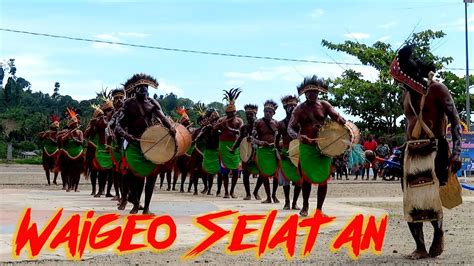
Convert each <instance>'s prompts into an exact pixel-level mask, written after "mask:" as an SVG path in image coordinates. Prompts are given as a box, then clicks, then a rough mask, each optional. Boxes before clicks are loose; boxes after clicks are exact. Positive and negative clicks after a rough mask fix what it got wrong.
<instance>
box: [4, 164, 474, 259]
mask: <svg viewBox="0 0 474 266" xmlns="http://www.w3.org/2000/svg"><path fill="white" fill-rule="evenodd" d="M349 178H350V179H351V180H348V181H346V180H333V181H331V183H330V184H329V190H328V194H327V200H328V201H337V202H344V203H347V204H351V205H354V206H364V207H371V208H378V209H383V210H385V211H386V212H387V213H388V214H389V219H388V225H387V230H386V233H385V241H384V245H383V249H382V252H381V254H380V255H374V254H372V253H369V252H367V253H364V254H362V255H361V256H360V257H359V258H358V259H357V260H352V259H351V258H350V256H349V255H348V254H347V253H346V250H345V249H342V250H340V251H339V252H336V253H333V252H331V251H330V250H329V246H330V243H331V242H332V240H333V238H334V237H335V236H336V233H337V231H330V232H323V233H320V234H319V235H318V239H317V241H316V244H315V246H314V247H313V250H312V253H311V255H309V256H308V257H306V258H300V257H299V255H295V257H294V258H293V259H291V260H288V259H287V258H286V257H285V255H284V254H283V251H282V249H281V248H276V249H275V250H274V251H273V252H271V253H267V254H265V255H264V256H263V257H262V258H260V259H258V260H257V259H256V258H255V256H254V255H253V253H252V252H244V253H241V254H238V255H229V254H226V253H225V252H224V249H225V246H226V244H227V243H219V244H217V245H216V246H214V247H213V248H211V249H210V250H208V251H206V252H204V253H203V254H202V255H201V256H200V257H198V258H196V259H192V260H189V261H182V259H181V256H182V255H183V254H185V253H186V252H187V251H189V248H188V247H176V248H174V247H173V248H171V249H169V250H167V251H165V252H163V253H158V254H155V253H150V252H140V253H133V254H129V255H115V254H113V255H96V256H94V257H93V258H91V259H87V260H83V261H75V262H71V261H59V260H53V261H52V260H42V261H33V262H21V263H20V264H42V265H65V264H68V265H69V264H72V263H74V264H113V265H116V264H126V265H129V264H135V265H141V264H176V265H182V264H212V265H224V264H228V265H230V264H232V265H234V264H239V265H247V264H264V265H267V264H272V265H275V264H278V265H279V264H288V263H292V264H293V263H294V264H310V263H311V264H348V263H357V264H430V265H433V264H439V265H445V264H473V263H474V223H473V221H474V192H473V191H469V190H463V197H464V199H465V200H464V203H463V204H462V205H461V206H459V207H456V208H454V209H452V210H447V209H445V210H444V231H445V251H444V253H443V254H442V255H441V256H439V257H438V258H436V259H425V260H421V261H411V260H407V259H404V258H403V255H406V254H409V253H410V252H411V251H413V249H414V247H415V245H414V241H413V239H412V237H411V235H410V233H409V230H408V227H407V225H406V222H405V221H404V220H403V213H402V203H401V201H400V200H397V199H399V198H400V197H401V196H402V194H401V188H400V183H399V182H397V181H381V180H378V181H372V180H371V181H365V180H364V181H361V180H358V181H354V180H352V179H353V177H351V176H350V177H349ZM255 180H256V179H253V180H252V182H255ZM471 180H472V181H471V184H472V182H473V181H474V179H471ZM239 181H241V180H239ZM157 182H158V186H157V187H156V189H155V190H156V191H155V193H156V195H154V197H160V194H163V193H175V194H176V195H179V193H178V192H173V191H170V192H168V191H163V190H160V189H159V182H160V181H159V180H158V181H157ZM165 182H166V181H165ZM45 183H46V178H45V177H44V176H43V175H42V173H41V169H40V168H38V167H36V166H17V167H12V166H5V165H4V166H0V192H1V190H2V189H13V188H15V189H20V190H31V189H42V190H58V189H60V186H47V185H45ZM165 186H166V185H165ZM237 188H238V190H237V194H238V195H239V196H240V197H241V196H242V195H243V186H242V184H241V183H239V184H238V185H237ZM252 188H253V185H252ZM80 189H81V190H87V191H89V190H90V184H89V183H88V181H85V180H84V179H82V180H81V187H80ZM214 189H215V188H214ZM214 191H215V190H214ZM315 191H316V189H313V193H312V195H311V202H310V204H311V205H313V206H312V207H314V205H315V203H316V198H315V196H316V193H315ZM263 194H264V192H263V189H262V191H261V192H260V195H261V196H263ZM198 197H199V196H198ZM279 198H280V200H282V199H284V196H283V190H282V189H281V188H280V189H279ZM387 198H388V199H389V200H387ZM390 199H393V200H390ZM212 200H225V199H219V198H214V199H212ZM301 202H302V200H301V198H300V200H299V204H300V205H301ZM274 206H275V208H276V209H281V208H282V206H283V204H282V203H281V204H275V205H274ZM424 228H425V241H426V243H427V246H428V248H429V245H430V244H431V240H432V236H433V229H432V227H431V225H429V224H425V227H424ZM303 239H304V235H303V234H299V235H298V238H297V245H296V247H297V249H296V252H295V253H296V254H299V252H301V247H302V246H303ZM190 241H193V242H196V241H197V240H195V239H190Z"/></svg>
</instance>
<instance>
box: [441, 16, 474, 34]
mask: <svg viewBox="0 0 474 266" xmlns="http://www.w3.org/2000/svg"><path fill="white" fill-rule="evenodd" d="M465 23H466V20H465V18H464V16H462V17H460V18H458V19H456V20H455V21H453V22H448V23H443V24H440V25H439V27H440V28H444V29H451V30H456V31H465V30H466V26H465ZM467 26H468V28H467V29H468V31H474V14H472V15H470V16H469V17H468V18H467Z"/></svg>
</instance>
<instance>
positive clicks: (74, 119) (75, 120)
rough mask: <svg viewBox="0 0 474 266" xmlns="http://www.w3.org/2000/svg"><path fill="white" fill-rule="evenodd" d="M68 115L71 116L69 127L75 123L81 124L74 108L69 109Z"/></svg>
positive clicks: (67, 110) (67, 109)
mask: <svg viewBox="0 0 474 266" xmlns="http://www.w3.org/2000/svg"><path fill="white" fill-rule="evenodd" d="M66 113H67V115H68V116H69V121H68V123H67V125H68V127H69V126H71V125H73V124H75V123H79V119H78V118H77V113H76V112H75V111H74V110H73V109H72V108H69V107H67V108H66Z"/></svg>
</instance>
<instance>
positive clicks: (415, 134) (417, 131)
mask: <svg viewBox="0 0 474 266" xmlns="http://www.w3.org/2000/svg"><path fill="white" fill-rule="evenodd" d="M428 93H429V91H427V93H426V95H428ZM426 95H423V96H422V97H421V103H420V112H419V113H418V114H417V113H416V111H415V108H414V107H413V104H412V102H411V94H410V92H408V103H409V104H410V108H411V110H412V111H413V113H414V114H415V117H416V124H415V127H414V128H413V131H412V132H411V137H412V138H413V139H418V138H419V137H420V135H421V129H423V130H424V131H425V133H426V134H428V136H429V137H430V138H434V137H435V136H434V133H433V131H431V129H430V128H429V127H428V125H426V123H425V121H423V107H424V106H425V100H426Z"/></svg>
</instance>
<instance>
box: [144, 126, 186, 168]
mask: <svg viewBox="0 0 474 266" xmlns="http://www.w3.org/2000/svg"><path fill="white" fill-rule="evenodd" d="M173 127H174V128H175V130H176V135H175V137H174V138H173V137H172V136H171V135H170V133H169V130H168V129H167V128H166V127H164V126H162V125H155V126H152V127H149V128H147V129H146V130H145V132H144V133H143V135H142V136H141V139H140V147H141V150H142V152H143V155H144V156H145V158H147V159H148V160H150V161H151V162H153V163H155V164H164V163H166V162H168V161H170V160H171V159H173V158H174V157H175V156H180V155H183V154H185V153H186V151H187V150H188V149H189V147H191V143H192V137H191V133H189V131H188V130H187V129H186V128H185V127H184V126H183V125H181V124H178V123H176V124H174V125H173Z"/></svg>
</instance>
